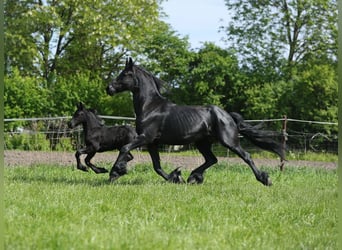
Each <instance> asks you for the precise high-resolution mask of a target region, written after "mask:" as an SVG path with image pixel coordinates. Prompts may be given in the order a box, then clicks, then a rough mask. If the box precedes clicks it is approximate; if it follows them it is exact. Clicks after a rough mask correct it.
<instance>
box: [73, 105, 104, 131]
mask: <svg viewBox="0 0 342 250" xmlns="http://www.w3.org/2000/svg"><path fill="white" fill-rule="evenodd" d="M96 113H97V112H96V110H92V109H86V108H85V106H84V105H83V103H82V102H80V103H79V104H77V110H76V111H75V113H74V115H73V116H72V118H71V120H70V121H69V122H68V126H69V128H74V127H76V126H78V125H80V124H82V123H86V122H87V117H88V118H89V117H91V118H94V119H92V120H95V121H96V123H99V124H102V121H101V119H100V118H99V117H98V116H97V114H96Z"/></svg>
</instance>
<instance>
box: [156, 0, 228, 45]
mask: <svg viewBox="0 0 342 250" xmlns="http://www.w3.org/2000/svg"><path fill="white" fill-rule="evenodd" d="M162 7H163V10H164V12H165V13H166V14H167V15H168V17H167V18H165V19H164V21H165V22H167V23H169V24H171V26H172V28H173V29H174V30H175V31H177V32H178V33H179V34H180V35H181V36H185V35H188V36H189V41H190V43H191V47H192V48H194V49H195V48H199V47H201V45H202V43H203V42H206V41H209V42H214V43H215V44H216V45H219V46H222V47H225V44H224V42H222V41H220V40H221V39H222V37H224V34H223V33H222V32H220V33H219V27H220V26H227V24H228V20H229V17H228V9H227V7H226V6H225V1H224V0H168V1H166V2H164V3H163V4H162ZM222 20H223V21H222Z"/></svg>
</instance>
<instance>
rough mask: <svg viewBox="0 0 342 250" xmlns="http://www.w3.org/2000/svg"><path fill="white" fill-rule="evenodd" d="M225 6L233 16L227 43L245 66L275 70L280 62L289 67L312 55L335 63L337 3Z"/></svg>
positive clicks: (306, 0) (272, 1) (230, 0)
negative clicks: (230, 44) (232, 47)
mask: <svg viewBox="0 0 342 250" xmlns="http://www.w3.org/2000/svg"><path fill="white" fill-rule="evenodd" d="M226 6H227V8H228V10H229V11H232V12H233V13H232V16H233V17H232V21H231V22H230V24H229V25H228V27H226V28H225V30H226V32H227V34H228V39H227V40H228V41H230V42H232V44H233V46H234V48H235V49H236V50H237V51H238V52H239V56H241V57H242V58H243V59H244V62H245V63H246V64H249V65H251V66H258V67H260V66H262V64H261V62H264V63H266V65H273V67H274V68H275V69H277V68H279V67H280V66H281V63H282V60H280V59H281V58H284V59H286V61H287V63H288V64H292V63H297V62H301V61H303V60H305V59H306V58H307V57H308V56H310V55H312V54H315V56H316V57H320V56H322V55H323V56H325V57H329V58H333V59H336V55H337V1H336V0H317V1H311V0H301V1H295V0H284V1H278V0H266V1H254V0H242V1H236V0H226ZM322 31H324V32H322ZM256 62H258V64H257V65H255V63H256Z"/></svg>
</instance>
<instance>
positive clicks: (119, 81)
mask: <svg viewBox="0 0 342 250" xmlns="http://www.w3.org/2000/svg"><path fill="white" fill-rule="evenodd" d="M133 66H134V63H133V60H132V58H129V59H127V60H126V66H125V69H124V70H123V71H121V73H120V74H119V75H118V77H117V78H116V79H115V80H113V81H112V82H111V83H110V84H109V85H108V87H107V89H106V91H107V94H108V95H111V96H112V95H114V94H116V93H120V92H123V91H126V90H129V91H133V90H134V88H135V87H136V86H137V78H136V77H135V72H134V68H133Z"/></svg>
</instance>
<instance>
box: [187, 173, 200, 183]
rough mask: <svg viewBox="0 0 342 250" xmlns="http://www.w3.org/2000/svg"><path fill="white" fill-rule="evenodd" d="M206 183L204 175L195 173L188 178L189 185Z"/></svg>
mask: <svg viewBox="0 0 342 250" xmlns="http://www.w3.org/2000/svg"><path fill="white" fill-rule="evenodd" d="M203 181H204V177H203V175H202V174H199V173H193V174H191V175H190V176H189V178H188V183H189V184H202V183H203Z"/></svg>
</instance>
